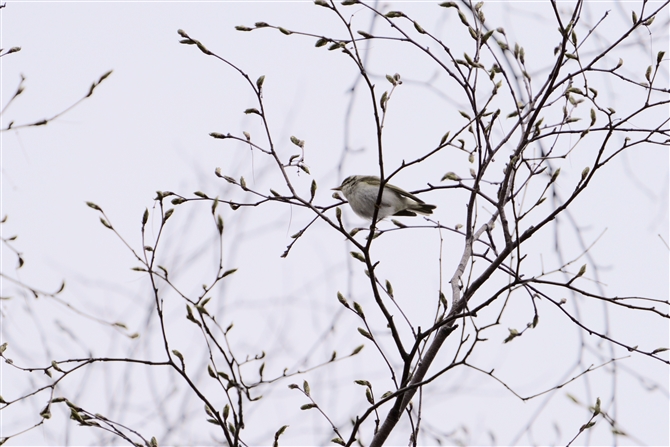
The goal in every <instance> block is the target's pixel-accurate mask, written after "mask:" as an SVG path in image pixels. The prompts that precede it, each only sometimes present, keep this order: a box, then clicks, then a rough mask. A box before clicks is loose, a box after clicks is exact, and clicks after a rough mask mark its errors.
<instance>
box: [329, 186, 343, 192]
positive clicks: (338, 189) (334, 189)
mask: <svg viewBox="0 0 670 447" xmlns="http://www.w3.org/2000/svg"><path fill="white" fill-rule="evenodd" d="M330 190H331V191H342V187H341V186H338V187H337V188H330Z"/></svg>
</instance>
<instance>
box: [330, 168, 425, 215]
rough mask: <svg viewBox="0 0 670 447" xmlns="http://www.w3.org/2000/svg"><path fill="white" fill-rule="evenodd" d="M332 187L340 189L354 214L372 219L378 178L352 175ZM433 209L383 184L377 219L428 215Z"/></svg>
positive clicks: (405, 192)
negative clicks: (335, 186)
mask: <svg viewBox="0 0 670 447" xmlns="http://www.w3.org/2000/svg"><path fill="white" fill-rule="evenodd" d="M333 190H334V191H342V194H344V197H346V198H347V200H348V201H349V205H350V206H351V209H353V210H354V212H355V213H356V214H358V215H359V216H361V217H362V218H364V219H369V220H372V215H373V213H374V209H375V204H376V203H377V195H378V194H379V177H375V176H372V175H352V176H349V177H347V178H345V179H344V181H343V182H342V184H341V185H340V186H338V187H337V188H333ZM435 208H436V206H435V205H429V204H427V203H425V202H424V201H423V200H421V199H419V198H418V197H417V196H415V195H413V194H410V193H408V192H407V191H405V190H402V189H400V188H398V187H397V186H393V185H391V184H389V183H387V184H386V185H384V192H383V193H382V201H381V203H380V205H379V213H377V219H378V220H381V219H384V218H385V217H388V216H416V215H417V213H418V214H424V215H428V214H433V210H434V209H435Z"/></svg>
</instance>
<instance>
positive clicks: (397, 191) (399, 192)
mask: <svg viewBox="0 0 670 447" xmlns="http://www.w3.org/2000/svg"><path fill="white" fill-rule="evenodd" d="M386 187H387V188H389V189H390V190H391V191H394V192H396V193H398V194H400V195H401V196H405V197H408V198H410V199H412V200H414V201H416V202H417V203H426V202H424V201H423V200H421V199H420V198H418V197H417V196H415V195H414V194H410V193H408V192H407V191H405V190H403V189H400V188H398V187H397V186H394V185H391V184H389V183H387V184H386Z"/></svg>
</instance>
